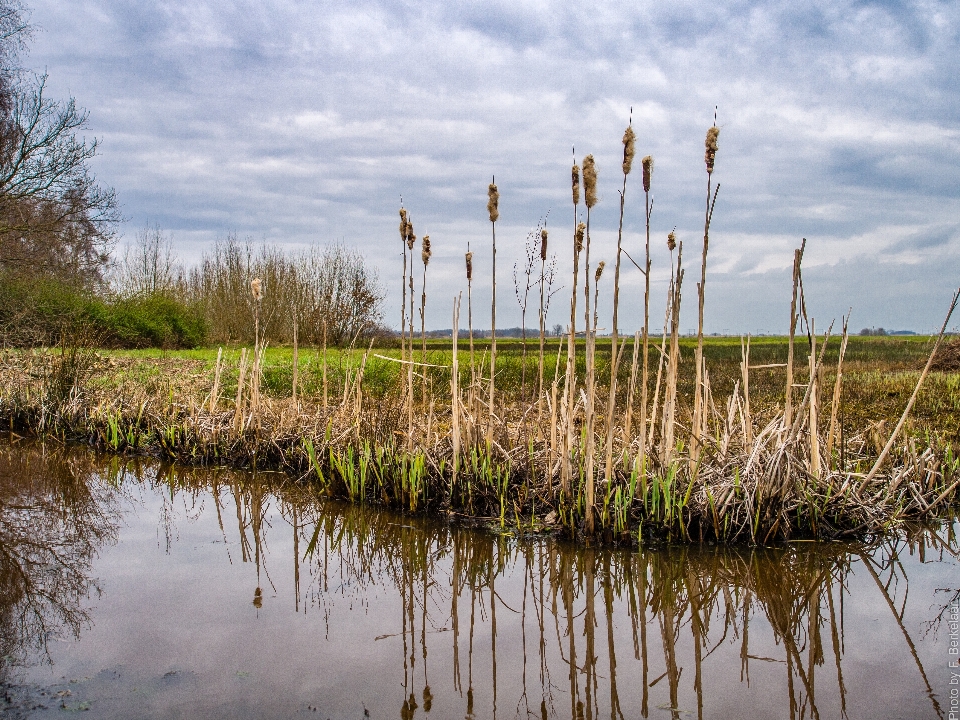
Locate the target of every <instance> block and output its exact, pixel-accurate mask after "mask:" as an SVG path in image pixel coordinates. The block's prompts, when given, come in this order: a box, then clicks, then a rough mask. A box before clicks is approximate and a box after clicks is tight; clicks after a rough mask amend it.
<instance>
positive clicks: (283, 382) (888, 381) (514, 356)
mask: <svg viewBox="0 0 960 720" xmlns="http://www.w3.org/2000/svg"><path fill="white" fill-rule="evenodd" d="M604 340H605V338H602V337H600V338H598V339H597V375H598V379H599V380H600V381H601V382H602V381H603V379H604V378H606V379H607V382H609V362H610V346H609V343H605V342H604ZM821 341H822V338H821ZM932 344H933V338H930V337H926V336H892V337H891V336H888V337H860V336H853V337H851V338H850V339H849V343H848V346H847V351H846V356H845V358H844V367H843V397H842V407H841V409H840V412H841V413H842V421H843V424H844V427H845V428H846V429H847V430H848V431H851V432H867V433H872V434H875V435H877V436H878V437H880V436H882V435H883V434H884V430H885V429H889V427H891V426H892V424H893V423H895V422H896V421H897V419H898V418H899V417H900V414H901V413H902V412H903V408H904V406H905V405H906V402H907V400H908V398H909V397H910V394H911V393H912V392H913V389H914V386H915V385H916V382H917V378H918V376H919V374H920V370H921V369H922V368H923V365H924V363H925V362H926V360H927V357H928V355H929V353H930V349H931V347H932ZM416 345H419V343H416ZM695 347H696V339H695V338H683V339H681V342H680V355H681V359H682V361H681V364H680V382H679V385H678V391H679V392H680V395H681V397H685V396H686V397H688V398H689V396H691V395H692V392H693V390H692V388H693V384H694V375H693V367H692V365H693V362H692V361H693V354H694V349H695ZM561 349H562V350H563V356H562V357H561V363H560V373H561V375H562V374H563V372H564V369H565V368H564V362H565V350H566V345H565V340H558V339H556V338H552V339H550V340H548V341H547V342H546V347H545V356H546V361H545V371H544V372H545V376H546V377H545V382H546V383H550V382H552V380H553V377H554V370H555V368H556V357H557V351H558V350H561ZM578 349H579V351H580V352H579V353H578V377H579V381H580V383H582V382H583V373H584V354H583V342H582V341H581V342H580V346H579V348H578ZM240 350H241V348H238V347H234V348H224V349H223V359H224V361H225V364H226V369H225V371H224V376H223V391H224V395H225V396H227V397H229V396H230V395H231V393H235V391H236V383H237V374H238V373H237V369H238V363H239V357H240ZM218 351H219V348H216V347H210V348H202V349H197V350H180V351H167V352H165V351H161V350H129V351H109V352H106V353H105V356H106V357H109V358H113V359H115V360H117V361H121V362H122V365H118V366H117V367H116V369H115V371H114V372H107V373H102V374H98V376H96V377H95V378H94V382H95V383H98V384H103V385H104V386H107V387H110V386H115V387H118V386H120V385H122V384H123V383H125V382H127V381H128V380H132V379H137V380H138V381H140V382H143V383H145V384H147V385H149V386H151V387H153V386H157V387H159V385H160V384H163V383H164V382H165V381H166V378H167V376H168V375H169V374H170V373H172V372H176V371H175V370H174V368H177V367H182V368H183V369H184V371H185V372H186V373H187V374H188V375H189V374H191V373H192V374H195V375H207V374H210V373H212V372H213V368H214V365H215V363H216V359H217V354H218ZM474 351H475V357H476V364H477V366H478V367H479V366H480V364H481V363H483V362H485V361H488V352H489V341H487V340H476V341H475V342H474ZM538 352H539V350H538V343H537V340H536V338H534V340H533V341H529V340H528V344H527V360H526V365H527V387H526V388H525V390H526V394H527V396H528V398H529V397H532V396H533V395H534V393H535V392H536V373H537V364H538ZM630 352H632V347H631V348H628V350H627V355H629V353H630ZM365 353H366V350H359V349H353V350H340V349H332V348H331V349H328V350H327V353H326V367H327V386H328V387H327V392H328V396H329V397H330V398H335V397H338V395H342V393H343V383H344V380H345V378H346V377H347V373H348V371H350V372H351V373H354V372H355V371H356V369H357V368H358V367H359V366H360V364H361V363H362V362H363V356H364V354H365ZM459 353H460V372H461V375H462V377H463V379H464V380H467V379H469V373H470V366H469V361H468V358H469V343H468V342H467V341H465V340H461V342H460V344H459ZM838 353H839V340H838V339H837V338H832V339H831V340H830V341H829V343H828V348H827V351H826V356H825V360H824V365H825V372H824V377H823V387H824V388H827V389H829V388H832V387H833V383H834V381H835V378H836V363H837V357H838ZM298 354H299V380H298V386H299V391H300V394H301V396H302V397H303V399H304V400H305V401H308V402H309V401H310V400H311V399H312V400H313V401H320V402H322V395H323V364H324V363H323V353H322V351H321V350H319V349H317V348H300V349H299V353H298ZM497 354H498V358H497V387H498V391H500V392H503V393H505V394H506V395H507V396H508V397H509V398H510V399H511V401H519V400H520V393H521V381H522V372H521V369H522V361H521V358H522V355H523V348H522V344H521V341H519V340H512V339H511V340H498V341H497ZM377 355H382V356H385V357H390V358H394V359H399V357H400V351H399V350H398V349H396V348H385V349H380V348H378V347H376V346H374V347H373V348H372V349H371V350H370V351H369V353H368V357H367V361H366V368H365V370H364V375H363V388H364V391H365V392H366V393H368V394H369V395H370V396H371V397H373V398H385V397H388V396H390V395H391V393H393V392H395V391H396V388H397V385H398V384H399V383H400V382H401V380H402V378H401V377H400V374H401V368H402V365H400V364H399V363H397V362H392V361H389V360H385V359H382V358H380V357H377ZM451 356H452V351H451V340H450V339H447V340H437V339H429V340H428V341H427V354H426V357H425V362H426V363H427V364H430V365H437V366H443V367H427V368H422V369H421V370H420V371H421V372H423V373H424V374H425V376H426V377H427V378H428V379H429V380H430V381H431V382H432V384H433V387H435V388H439V389H442V390H443V391H444V392H448V389H449V383H450V371H449V366H450V364H451ZM704 356H705V358H706V362H707V368H708V372H709V373H710V381H711V385H712V388H713V392H714V394H715V395H716V396H717V397H727V396H728V395H730V394H731V393H733V390H734V385H735V383H736V382H737V381H738V380H739V379H740V377H741V373H740V362H741V339H740V338H739V337H709V338H707V339H706V340H705V343H704ZM414 357H415V359H417V360H419V359H420V351H419V350H415V352H414ZM786 359H787V339H786V338H785V337H759V338H752V339H751V341H750V365H751V366H752V367H753V366H757V365H773V364H781V363H785V362H786ZM684 360H685V361H687V362H684ZM796 366H797V370H796V382H797V383H805V382H806V381H807V375H808V373H807V370H806V368H807V364H806V353H803V352H800V353H798V358H797V362H796ZM484 367H485V368H486V365H484ZM629 369H630V368H629V364H628V363H626V362H624V363H623V364H622V366H621V368H620V370H619V377H620V382H621V387H623V386H625V383H626V382H627V381H628V379H629ZM784 378H785V371H784V368H782V367H775V368H764V369H758V370H752V371H751V373H750V393H751V403H752V404H753V407H754V410H755V411H756V412H759V413H761V414H764V413H767V412H771V411H773V410H774V408H776V407H782V406H783V401H784V393H785V381H784ZM292 379H293V348H291V347H268V348H267V350H266V353H265V356H264V364H263V385H264V390H265V392H266V393H267V394H268V395H269V396H271V397H273V398H276V399H280V398H284V397H289V396H290V395H291V393H292ZM653 382H654V378H653V377H652V378H651V391H652V389H653V388H652V384H653ZM208 391H209V387H207V388H206V389H203V390H202V392H208ZM199 392H201V389H199V388H198V393H199ZM824 395H825V397H824V402H825V412H830V410H831V408H830V399H831V398H830V397H829V395H830V393H829V392H826V391H825V392H824ZM200 399H201V398H200V397H198V398H197V400H198V401H199V400H200ZM909 432H910V433H911V434H913V435H914V436H915V437H917V438H918V439H919V438H924V436H925V435H926V434H927V433H930V434H933V435H936V436H937V437H938V438H940V439H941V440H942V441H948V442H952V443H960V373H939V372H934V373H931V374H930V375H929V376H928V378H927V380H926V382H925V383H924V385H923V387H922V389H921V392H920V396H919V398H918V400H917V404H916V406H915V407H914V409H913V412H912V413H911V420H910V427H909Z"/></svg>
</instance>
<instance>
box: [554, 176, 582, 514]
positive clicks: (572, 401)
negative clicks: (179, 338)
mask: <svg viewBox="0 0 960 720" xmlns="http://www.w3.org/2000/svg"><path fill="white" fill-rule="evenodd" d="M570 174H571V193H572V196H573V285H572V289H571V291H570V327H569V328H568V333H567V372H566V379H565V380H564V394H563V397H564V418H565V422H564V433H563V462H562V464H561V465H560V486H561V489H562V490H563V493H564V498H565V499H569V498H570V483H571V478H572V476H573V415H574V408H575V407H576V399H577V293H578V290H577V273H578V271H579V269H580V252H581V250H582V249H583V236H584V233H585V232H586V227H587V226H586V225H584V224H583V223H582V222H578V220H577V206H578V205H579V204H580V166H579V165H577V162H576V158H574V162H573V167H572V168H571V173H570Z"/></svg>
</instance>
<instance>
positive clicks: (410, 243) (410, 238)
mask: <svg viewBox="0 0 960 720" xmlns="http://www.w3.org/2000/svg"><path fill="white" fill-rule="evenodd" d="M416 242H417V236H416V234H415V233H414V232H413V222H412V221H411V220H410V218H409V215H408V216H407V249H408V250H409V251H410V275H409V276H408V278H407V285H408V287H409V289H410V316H409V318H410V319H409V320H408V325H407V332H408V336H407V355H408V357H407V360H408V363H407V388H406V401H407V450H408V451H409V450H411V449H412V447H413V248H414V245H415V244H416Z"/></svg>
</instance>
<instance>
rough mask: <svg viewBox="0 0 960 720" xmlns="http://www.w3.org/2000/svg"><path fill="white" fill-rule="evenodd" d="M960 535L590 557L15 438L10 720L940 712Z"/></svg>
mask: <svg viewBox="0 0 960 720" xmlns="http://www.w3.org/2000/svg"><path fill="white" fill-rule="evenodd" d="M955 530H956V526H955V525H950V524H946V525H944V526H943V527H941V528H939V529H937V530H926V531H922V532H921V531H916V532H914V533H912V534H911V536H910V539H909V540H907V539H900V540H896V541H887V542H884V543H877V544H872V545H869V546H866V545H844V544H836V543H835V544H812V543H793V544H789V545H785V546H780V547H776V548H767V549H759V550H756V549H755V550H750V549H745V548H741V549H733V550H730V549H720V548H716V547H700V548H697V547H691V548H679V547H674V548H661V549H652V550H645V551H643V552H636V551H633V552H628V551H617V550H612V551H610V550H583V549H577V548H575V547H573V546H571V545H569V544H566V543H563V542H559V541H556V540H553V539H549V538H527V539H517V538H512V537H506V536H497V535H495V534H493V533H490V532H482V531H478V530H473V529H468V528H462V527H456V526H451V525H450V524H448V523H445V522H438V521H426V520H423V519H416V518H410V517H406V516H402V515H397V514H393V513H389V512H384V511H382V510H376V509H365V508H359V507H352V506H348V505H343V504H340V503H335V502H331V501H329V500H326V499H324V498H321V497H318V496H317V495H316V494H314V493H313V491H311V490H310V489H309V488H304V487H301V486H298V485H296V484H295V483H292V482H290V481H288V480H285V479H284V478H283V476H280V475H277V474H271V473H259V474H254V473H239V472H231V471H226V470H209V469H208V470H191V469H174V468H171V467H164V466H160V465H157V464H150V463H138V462H135V461H133V462H131V461H120V460H118V459H109V458H97V457H95V456H93V455H91V454H89V453H85V452H81V451H69V452H68V451H64V450H62V449H58V448H55V447H52V446H50V445H48V446H46V447H45V448H44V447H41V446H37V445H24V444H21V445H20V446H16V445H13V446H11V445H5V446H2V447H0V652H2V656H3V665H2V670H0V683H2V689H3V691H4V695H5V698H6V699H4V698H3V697H0V707H5V710H3V711H0V714H2V715H3V716H5V717H17V718H19V717H31V718H50V717H62V716H63V713H64V712H65V711H81V712H84V713H85V714H84V717H87V718H91V719H92V718H159V717H162V718H178V717H184V718H248V717H249V718H290V717H313V718H364V717H372V718H397V717H399V718H402V719H404V720H406V719H407V718H429V717H434V718H494V717H500V718H518V717H519V718H526V717H533V718H542V717H550V718H553V717H557V718H567V717H569V718H581V717H582V718H607V717H610V718H636V717H650V718H699V717H703V718H749V719H751V720H752V719H760V718H817V717H822V718H835V717H841V716H843V714H844V713H846V715H847V716H848V717H850V718H878V717H883V718H898V717H900V718H911V719H912V718H937V717H940V718H946V717H948V714H949V713H950V711H951V705H950V703H951V697H950V689H951V687H953V688H956V687H957V686H956V685H954V686H951V685H950V678H951V675H950V668H949V662H950V661H951V660H954V661H955V660H956V659H957V656H956V655H950V654H949V651H950V642H951V638H950V633H951V625H950V623H951V621H952V620H953V621H955V620H956V619H957V618H956V616H955V614H956V613H960V608H958V603H957V597H958V588H960V572H958V561H957V548H958V543H957V541H956V539H955V535H954V531H955ZM953 627H954V628H955V627H956V626H955V625H954V626H953ZM954 632H955V630H954ZM954 672H960V670H954ZM953 701H954V702H956V700H955V699H954V700H953Z"/></svg>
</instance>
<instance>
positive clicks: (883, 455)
mask: <svg viewBox="0 0 960 720" xmlns="http://www.w3.org/2000/svg"><path fill="white" fill-rule="evenodd" d="M958 302H960V289H958V290H957V291H956V292H955V293H954V294H953V300H952V301H951V303H950V309H949V310H948V311H947V317H946V318H944V320H943V326H942V327H941V328H940V333H939V334H938V335H937V340H936V342H935V343H934V344H933V350H931V351H930V357H929V358H927V364H926V365H924V367H923V372H921V373H920V377H919V378H917V386H916V387H915V388H914V389H913V394H912V395H910V399H909V400H908V401H907V406H906V407H905V408H904V409H903V414H902V415H901V416H900V420H899V421H898V422H897V426H896V427H895V428H894V429H893V432H892V433H890V438H889V439H888V440H887V444H886V445H884V447H883V450H882V451H881V452H880V456H879V457H878V458H877V461H876V462H875V463H874V465H873V467H872V468H870V472H869V473H867V476H866V477H865V478H864V479H863V480H861V481H860V484H859V485H858V486H857V495H859V494H860V493H861V492H863V489H864V488H865V487H866V486H867V485H868V484H869V483H870V481H871V480H873V478H875V477H876V475H877V473H878V472H879V471H880V467H881V466H882V465H883V463H884V461H885V460H886V459H887V455H889V454H890V450H892V449H893V443H894V442H896V440H897V436H898V435H899V434H900V431H901V430H903V426H904V424H905V423H906V422H907V417H908V416H909V415H910V411H911V410H913V405H914V403H916V402H917V396H918V395H919V394H920V387H921V386H922V385H923V381H924V380H926V378H927V375H928V374H929V372H930V366H931V365H933V359H934V358H935V357H936V355H937V350H939V349H940V344H941V343H942V342H943V336H944V334H945V333H946V332H947V325H949V324H950V318H951V316H952V315H953V313H954V311H955V310H956V309H957V303H958Z"/></svg>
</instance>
